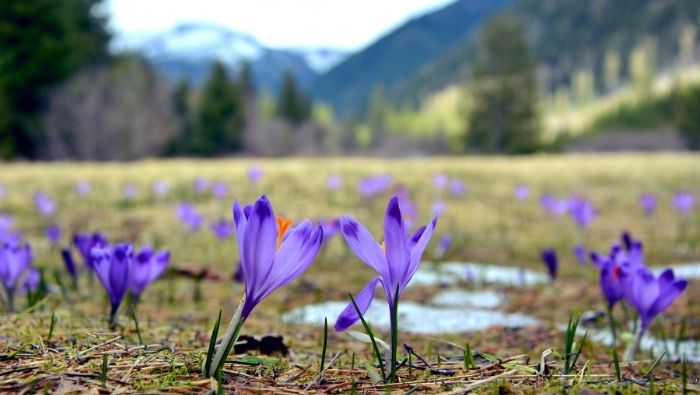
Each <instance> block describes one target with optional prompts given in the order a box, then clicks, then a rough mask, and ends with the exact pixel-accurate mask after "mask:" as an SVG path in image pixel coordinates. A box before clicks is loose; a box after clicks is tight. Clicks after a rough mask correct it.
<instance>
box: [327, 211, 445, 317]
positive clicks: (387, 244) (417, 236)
mask: <svg viewBox="0 0 700 395" xmlns="http://www.w3.org/2000/svg"><path fill="white" fill-rule="evenodd" d="M436 224H437V215H436V216H435V217H433V219H432V220H431V221H430V223H428V225H427V226H424V227H421V228H420V229H418V230H417V231H416V232H415V233H414V234H413V236H412V237H410V238H409V237H408V235H407V234H406V228H405V225H404V221H403V219H402V217H401V209H400V208H399V201H398V199H397V198H396V197H393V198H391V200H389V205H388V206H387V209H386V216H385V218H384V243H383V244H382V245H380V244H379V243H378V242H377V241H376V240H375V239H374V238H373V237H372V234H371V233H370V232H369V231H368V230H367V229H366V228H365V227H364V226H362V225H361V224H360V223H359V222H357V221H356V220H355V219H353V218H351V217H348V216H343V217H341V218H340V230H341V232H342V233H343V236H345V240H346V241H347V243H348V245H349V246H350V248H352V250H353V252H355V255H357V257H358V258H360V259H361V260H362V261H363V262H365V263H366V264H367V265H368V266H369V267H371V268H372V269H373V270H374V271H376V272H377V273H378V274H379V276H378V277H375V278H373V279H372V280H370V281H369V283H367V285H365V287H364V288H363V289H362V290H361V291H360V293H359V294H357V296H356V297H355V301H356V303H357V306H358V308H359V310H360V312H361V313H363V314H364V312H366V311H367V309H368V308H369V306H370V304H371V303H372V299H373V298H374V289H375V288H376V287H377V285H381V286H382V288H383V289H384V293H385V295H386V300H387V302H388V304H389V311H390V312H391V311H394V304H395V302H396V301H395V300H394V299H395V293H396V289H397V287H398V293H399V296H400V295H401V294H402V293H403V290H404V289H405V288H406V286H407V285H408V283H409V282H410V281H411V278H412V277H413V275H414V274H415V272H416V270H417V269H418V265H419V264H420V260H421V257H422V256H423V251H424V250H425V248H426V247H427V245H428V242H429V241H430V238H431V236H432V235H433V230H435V225H436ZM359 319H360V318H359V316H358V315H357V312H356V311H355V308H354V306H353V304H352V303H350V304H348V306H347V307H346V308H345V310H343V311H342V313H340V316H338V319H337V320H336V322H335V330H336V331H343V330H345V329H347V328H349V327H350V326H351V325H353V324H354V323H356V322H357V321H358V320H359ZM395 325H396V323H394V322H392V327H395Z"/></svg>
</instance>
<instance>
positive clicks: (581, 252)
mask: <svg viewBox="0 0 700 395" xmlns="http://www.w3.org/2000/svg"><path fill="white" fill-rule="evenodd" d="M574 256H575V257H576V261H577V262H578V263H579V264H581V265H583V264H585V263H586V262H587V261H588V253H587V252H586V247H584V246H582V245H581V244H577V245H575V246H574Z"/></svg>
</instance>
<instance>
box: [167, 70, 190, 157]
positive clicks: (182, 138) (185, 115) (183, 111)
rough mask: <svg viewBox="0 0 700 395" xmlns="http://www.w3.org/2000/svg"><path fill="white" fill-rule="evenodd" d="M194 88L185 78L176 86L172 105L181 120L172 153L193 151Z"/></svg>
mask: <svg viewBox="0 0 700 395" xmlns="http://www.w3.org/2000/svg"><path fill="white" fill-rule="evenodd" d="M191 94H192V88H190V83H189V82H188V81H187V79H185V78H183V79H182V80H180V82H179V83H178V84H177V85H176V86H175V90H174V91H173V95H172V106H173V111H174V112H175V115H176V116H177V118H178V120H179V121H180V122H179V123H180V130H179V136H178V138H177V139H176V140H175V141H174V143H173V147H172V149H171V153H175V154H178V153H180V154H181V153H190V152H191V151H192V147H191V142H192V106H191V105H190V96H191Z"/></svg>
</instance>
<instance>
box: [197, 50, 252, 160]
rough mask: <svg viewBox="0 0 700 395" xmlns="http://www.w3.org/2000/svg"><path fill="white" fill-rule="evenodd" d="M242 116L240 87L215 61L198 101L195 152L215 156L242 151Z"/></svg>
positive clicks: (221, 64)
mask: <svg viewBox="0 0 700 395" xmlns="http://www.w3.org/2000/svg"><path fill="white" fill-rule="evenodd" d="M242 113H243V109H242V104H241V98H240V91H239V89H238V87H236V86H235V85H234V84H233V83H232V82H231V80H230V79H229V76H228V72H227V71H226V66H225V65H224V64H223V63H221V62H218V61H217V62H215V63H214V65H213V66H212V69H211V72H210V73H209V77H208V79H207V81H206V82H205V84H204V87H203V88H202V92H201V97H200V99H199V106H198V111H197V117H196V124H195V128H194V133H193V136H192V149H193V152H194V153H197V154H200V155H212V154H217V153H224V152H231V151H238V150H240V149H241V125H242Z"/></svg>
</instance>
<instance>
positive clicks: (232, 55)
mask: <svg viewBox="0 0 700 395" xmlns="http://www.w3.org/2000/svg"><path fill="white" fill-rule="evenodd" d="M113 47H114V50H115V51H116V52H120V51H125V50H126V51H137V52H139V53H141V54H142V55H143V56H144V57H145V58H146V59H147V60H148V61H149V62H150V63H151V64H152V65H153V66H154V67H155V68H156V69H157V70H159V71H160V72H162V73H163V74H165V75H166V76H168V77H170V78H171V79H174V80H179V79H181V78H186V79H188V80H189V81H190V82H192V83H194V84H199V83H201V82H202V81H203V80H204V78H205V77H206V75H207V73H208V72H209V69H210V67H211V64H212V62H213V61H214V60H219V61H221V62H223V63H224V64H226V65H227V66H228V68H229V69H230V70H231V71H235V70H237V69H238V67H239V66H240V64H241V62H243V61H247V62H249V63H250V64H251V66H252V69H253V77H254V80H255V82H256V84H257V85H258V86H259V87H261V88H263V89H267V90H270V91H276V90H277V87H278V86H279V83H280V77H281V76H282V73H283V72H285V71H290V72H291V73H292V74H294V76H295V77H296V78H297V81H298V82H299V83H300V85H301V86H302V87H304V88H306V89H308V88H309V87H310V85H311V84H312V82H313V81H314V79H315V78H316V76H317V75H318V74H319V73H321V72H324V71H326V70H328V69H329V68H330V67H332V66H334V65H335V64H336V63H338V62H339V61H340V60H342V59H343V58H344V57H345V56H346V55H347V54H346V53H345V52H344V51H340V50H335V49H330V48H289V49H277V48H268V47H266V46H265V45H263V44H261V43H260V42H258V41H257V40H256V39H255V38H254V37H252V36H250V35H248V34H245V33H241V32H236V31H233V30H230V29H228V28H226V27H223V26H218V25H212V24H208V23H183V24H180V25H178V26H176V27H175V28H173V29H171V30H168V31H164V32H158V33H154V34H148V35H139V36H118V37H117V38H116V42H115V43H114V45H113Z"/></svg>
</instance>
